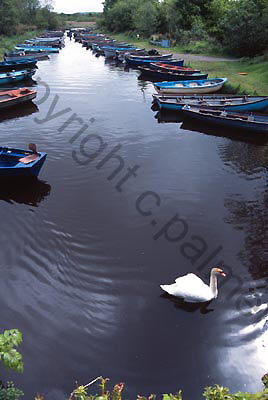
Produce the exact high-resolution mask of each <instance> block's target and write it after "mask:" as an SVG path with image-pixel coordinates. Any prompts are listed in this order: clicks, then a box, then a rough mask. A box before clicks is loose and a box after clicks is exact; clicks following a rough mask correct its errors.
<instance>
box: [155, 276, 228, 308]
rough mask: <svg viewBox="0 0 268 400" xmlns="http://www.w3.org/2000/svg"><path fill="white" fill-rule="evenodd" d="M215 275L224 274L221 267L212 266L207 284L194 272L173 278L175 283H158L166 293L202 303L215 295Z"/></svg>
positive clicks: (189, 301) (216, 292) (187, 300)
mask: <svg viewBox="0 0 268 400" xmlns="http://www.w3.org/2000/svg"><path fill="white" fill-rule="evenodd" d="M217 275H221V276H226V275H225V273H224V272H223V270H222V269H220V268H212V270H211V273H210V284H209V286H208V285H206V284H205V283H204V282H203V281H202V279H200V278H198V276H196V275H195V274H187V275H184V276H182V277H180V278H177V279H175V283H172V284H171V285H160V287H161V288H162V289H163V290H164V291H165V292H167V293H168V294H171V295H172V296H176V297H181V298H183V299H184V301H186V302H188V303H202V302H205V301H210V300H212V299H215V298H216V297H217V295H218V289H217Z"/></svg>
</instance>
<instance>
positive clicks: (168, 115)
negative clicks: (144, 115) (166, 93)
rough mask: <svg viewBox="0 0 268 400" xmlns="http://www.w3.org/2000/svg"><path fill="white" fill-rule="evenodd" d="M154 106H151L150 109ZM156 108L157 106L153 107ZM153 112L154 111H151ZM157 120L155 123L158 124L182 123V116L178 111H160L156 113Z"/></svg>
mask: <svg viewBox="0 0 268 400" xmlns="http://www.w3.org/2000/svg"><path fill="white" fill-rule="evenodd" d="M154 106H155V105H153V106H152V108H153V107H154ZM155 107H157V106H155ZM153 111H156V110H155V109H153ZM154 117H155V118H156V119H157V122H158V123H159V124H161V123H166V122H182V121H183V115H182V113H181V112H178V111H170V110H160V111H158V112H157V113H156V114H155V116H154Z"/></svg>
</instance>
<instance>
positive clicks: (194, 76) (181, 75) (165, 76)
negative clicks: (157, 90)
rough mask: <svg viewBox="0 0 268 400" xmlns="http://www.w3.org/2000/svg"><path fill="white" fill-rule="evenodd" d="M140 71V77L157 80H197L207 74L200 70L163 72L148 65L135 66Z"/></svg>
mask: <svg viewBox="0 0 268 400" xmlns="http://www.w3.org/2000/svg"><path fill="white" fill-rule="evenodd" d="M137 68H138V69H139V70H140V71H141V75H140V78H141V79H142V77H143V76H147V77H148V78H151V79H156V80H158V81H185V80H199V79H207V77H208V74H203V73H201V72H190V73H188V72H187V71H178V72H174V71H168V72H165V71H163V70H161V69H155V68H150V67H137Z"/></svg>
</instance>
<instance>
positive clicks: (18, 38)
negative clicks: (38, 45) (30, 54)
mask: <svg viewBox="0 0 268 400" xmlns="http://www.w3.org/2000/svg"><path fill="white" fill-rule="evenodd" d="M38 33H40V32H39V31H27V32H25V33H23V34H20V35H15V36H0V58H1V59H2V58H3V56H4V53H5V51H10V50H13V49H14V47H15V46H16V44H20V43H23V42H24V40H27V39H31V38H33V37H35V36H37V35H38Z"/></svg>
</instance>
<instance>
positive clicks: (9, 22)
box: [0, 0, 19, 35]
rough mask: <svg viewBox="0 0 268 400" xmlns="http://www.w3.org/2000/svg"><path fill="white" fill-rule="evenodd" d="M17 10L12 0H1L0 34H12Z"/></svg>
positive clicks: (16, 19)
mask: <svg viewBox="0 0 268 400" xmlns="http://www.w3.org/2000/svg"><path fill="white" fill-rule="evenodd" d="M18 19H19V17H18V12H17V9H16V4H14V2H13V1H12V0H1V2H0V34H1V35H12V34H14V33H15V27H16V24H17V23H18Z"/></svg>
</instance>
